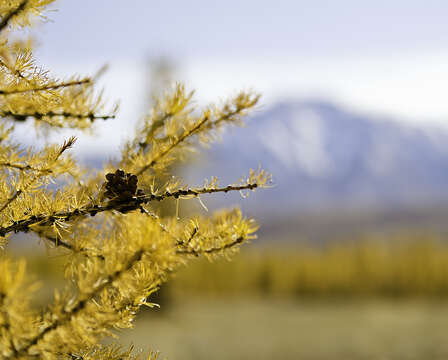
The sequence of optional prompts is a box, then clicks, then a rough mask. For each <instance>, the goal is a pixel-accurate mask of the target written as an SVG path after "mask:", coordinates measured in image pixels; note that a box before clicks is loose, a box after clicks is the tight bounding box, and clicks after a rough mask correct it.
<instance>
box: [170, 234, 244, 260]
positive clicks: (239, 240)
mask: <svg viewBox="0 0 448 360" xmlns="http://www.w3.org/2000/svg"><path fill="white" fill-rule="evenodd" d="M244 240H245V238H244V237H243V236H240V237H238V238H236V239H235V240H234V241H232V242H230V243H227V244H224V245H223V246H219V247H212V248H209V249H205V250H202V249H201V250H196V249H192V248H190V249H177V250H176V254H181V255H194V256H199V255H201V254H213V253H218V252H221V251H223V250H226V249H230V248H232V247H234V246H236V245H238V244H241V243H242V242H244Z"/></svg>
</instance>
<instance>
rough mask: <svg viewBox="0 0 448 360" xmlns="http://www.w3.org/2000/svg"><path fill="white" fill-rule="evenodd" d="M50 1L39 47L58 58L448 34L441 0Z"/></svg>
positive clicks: (299, 50)
mask: <svg viewBox="0 0 448 360" xmlns="http://www.w3.org/2000/svg"><path fill="white" fill-rule="evenodd" d="M56 6H57V7H58V8H59V11H58V13H56V14H52V15H51V18H52V19H53V20H54V22H55V23H54V24H53V25H51V26H47V29H46V40H47V43H46V44H47V46H45V47H44V52H45V53H49V54H50V53H53V52H57V50H56V49H63V52H62V53H59V55H60V56H61V57H64V58H71V57H73V56H76V57H78V56H79V55H80V53H82V54H83V57H87V58H93V59H96V58H102V57H107V58H111V57H116V56H119V57H124V56H132V57H136V56H141V55H142V54H144V53H146V52H151V51H154V52H159V51H165V52H169V53H171V54H173V55H175V56H180V57H183V56H187V57H192V58H198V57H202V56H207V57H215V56H216V57H224V58H233V57H235V56H236V57H247V56H249V57H252V56H272V55H273V54H278V55H281V56H283V55H287V56H291V55H294V56H308V55H319V56H337V55H342V54H347V53H349V54H350V53H354V54H356V53H358V52H367V53H372V54H374V53H377V52H385V51H391V52H394V53H396V52H401V51H407V52H414V51H437V50H445V49H446V47H447V46H446V45H447V40H448V22H447V21H446V18H447V14H448V2H446V1H431V0H427V1H424V0H420V1H415V0H414V1H412V0H393V1H390V0H389V1H385V0H375V1H373V0H369V1H366V0H364V1H363V0H337V1H336V0H312V1H300V0H288V1H286V0H276V1H273V0H257V1H254V0H240V1H238V0H226V1H210V0H191V1H184V0H177V1H166V0H165V1H164V0H146V1H142V0H140V1H137V0H128V1H123V0H122V1H118V0H94V1H92V0H76V1H75V0H65V1H59V2H57V3H56ZM55 29H57V31H54V30H55ZM80 39H82V41H80ZM117 52H118V54H117Z"/></svg>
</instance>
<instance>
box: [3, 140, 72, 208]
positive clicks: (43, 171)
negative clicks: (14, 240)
mask: <svg viewBox="0 0 448 360" xmlns="http://www.w3.org/2000/svg"><path fill="white" fill-rule="evenodd" d="M75 141H76V137H74V136H72V137H70V138H69V139H68V140H66V141H64V144H62V146H61V148H60V149H59V151H58V153H57V154H56V156H55V158H54V159H51V161H50V166H49V167H48V168H43V169H40V170H39V171H38V173H37V174H35V175H34V176H33V177H32V178H31V179H30V180H29V181H28V182H27V183H26V184H25V185H24V186H23V188H22V189H18V190H16V192H15V193H14V194H13V195H12V196H11V197H10V198H8V199H7V200H6V202H5V203H3V205H2V206H0V213H1V212H2V211H3V210H5V209H6V208H7V207H8V206H9V205H11V203H12V202H13V201H14V200H16V199H17V198H18V197H19V196H20V195H22V193H23V192H24V191H26V190H27V189H28V188H29V187H30V186H32V185H33V184H34V183H35V182H36V181H37V180H38V179H39V178H40V177H41V176H45V175H47V174H49V173H51V164H54V163H55V162H57V161H58V159H59V158H60V156H61V155H62V154H63V153H64V152H65V151H66V150H67V149H70V148H71V147H72V146H73V144H74V143H75Z"/></svg>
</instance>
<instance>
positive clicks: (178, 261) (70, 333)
mask: <svg viewBox="0 0 448 360" xmlns="http://www.w3.org/2000/svg"><path fill="white" fill-rule="evenodd" d="M52 1H53V0H25V1H14V0H1V1H0V16H1V20H0V115H1V119H2V121H1V123H0V177H1V181H0V239H1V246H2V248H3V250H2V254H1V257H0V358H1V359H28V358H29V359H31V358H33V359H37V358H39V359H40V358H42V359H64V358H67V359H128V358H133V355H132V354H131V351H130V350H126V349H124V350H121V349H120V347H119V346H118V345H115V344H112V345H108V346H105V345H102V342H100V341H101V339H103V338H104V337H107V336H110V335H111V330H113V329H114V328H129V327H131V326H132V322H133V319H134V317H135V316H136V314H137V312H138V310H139V308H140V307H141V306H144V305H148V306H152V305H153V304H151V303H150V302H149V301H148V296H149V295H150V294H151V293H152V292H154V291H156V290H157V289H158V287H159V286H160V285H161V284H162V283H163V282H164V281H165V280H167V278H168V276H169V274H170V273H172V272H173V271H175V270H176V269H177V268H179V267H180V266H181V265H184V264H186V263H187V261H188V260H189V259H191V258H194V257H198V256H206V257H208V258H214V257H216V256H219V255H229V254H231V253H234V252H235V251H237V250H238V248H239V246H240V245H241V244H242V243H244V242H245V241H246V240H248V239H251V238H253V237H254V232H255V230H256V225H255V224H254V222H253V220H250V219H246V218H244V217H243V216H242V215H241V213H240V211H239V210H238V209H234V210H224V211H221V212H217V213H215V214H213V215H212V216H210V217H207V218H205V217H190V218H188V217H187V218H184V219H177V218H166V217H165V218H161V217H160V216H159V215H158V214H157V204H158V203H159V202H161V201H164V200H165V199H170V198H173V199H190V198H199V197H200V196H201V195H203V194H212V193H219V192H224V193H225V192H229V191H249V190H255V189H256V188H259V187H264V186H266V185H267V184H268V182H269V175H268V174H266V173H265V172H264V171H262V170H258V171H250V173H249V175H248V176H247V177H246V178H243V179H241V180H239V181H238V182H236V183H235V184H231V185H228V186H222V187H221V186H220V185H219V184H218V181H217V179H215V178H211V180H209V181H207V182H206V183H205V184H204V185H203V186H199V187H190V186H187V185H184V184H182V183H181V182H179V181H174V180H172V181H169V182H166V183H161V182H160V181H159V179H160V178H163V176H166V174H167V173H168V170H169V167H170V165H172V164H173V163H174V162H176V161H179V160H181V159H182V158H183V157H184V155H185V154H186V152H188V151H190V150H193V149H194V148H195V147H196V146H197V145H198V144H200V143H202V144H207V143H209V142H210V141H212V140H213V139H214V138H215V137H216V136H217V133H218V131H219V130H220V129H221V128H222V127H224V126H227V125H229V124H235V125H236V124H240V123H241V119H242V117H244V116H245V115H246V114H247V113H248V112H249V111H250V110H251V109H253V108H254V107H255V106H256V104H257V101H258V99H259V96H258V95H257V94H253V93H246V92H241V93H239V94H237V95H236V96H235V97H234V98H232V99H230V100H229V101H227V102H225V103H224V104H222V105H221V106H209V107H207V108H205V109H202V110H200V109H196V108H195V107H194V106H193V104H192V95H193V94H192V93H191V92H187V91H186V90H185V89H184V87H183V86H181V85H178V86H177V87H176V88H175V89H174V91H173V92H172V93H171V94H166V95H165V96H163V97H161V98H160V99H159V100H158V101H157V102H156V104H155V106H154V107H153V109H152V110H151V111H150V112H149V113H148V115H147V116H146V117H145V118H144V121H143V123H142V124H141V125H140V127H139V128H138V129H137V131H136V135H135V137H134V138H133V139H130V141H128V142H127V144H126V146H125V147H124V149H123V151H122V153H121V158H120V160H119V161H117V162H115V163H109V164H107V165H106V166H105V167H104V169H102V170H99V171H96V172H94V173H93V172H92V171H87V170H86V169H83V168H82V167H81V166H80V165H78V164H77V163H76V162H75V161H74V159H73V158H72V157H71V156H70V148H72V147H73V146H75V145H76V144H75V142H76V139H75V138H74V137H71V138H69V139H67V140H66V141H65V142H64V143H63V144H59V145H48V146H45V147H44V148H43V149H41V150H38V151H36V150H34V149H32V148H31V147H29V148H28V147H25V146H24V145H23V144H19V143H17V142H16V141H15V139H14V128H15V127H16V126H20V123H23V122H25V121H33V122H34V124H35V126H36V127H39V126H44V127H45V128H47V129H50V130H52V129H57V128H74V129H86V130H88V129H89V128H90V127H91V126H92V124H93V123H94V122H95V121H96V120H98V119H104V120H107V119H109V118H113V117H115V115H116V111H117V109H116V108H113V109H105V107H104V103H103V101H102V99H101V96H99V95H97V94H96V92H95V90H94V80H95V79H94V78H89V77H76V76H74V77H69V78H67V79H65V80H61V79H57V78H54V77H52V76H51V74H50V73H49V72H48V71H46V70H45V69H43V68H42V67H41V66H38V65H37V64H36V62H35V60H34V58H33V54H32V49H31V44H30V42H28V41H25V40H23V39H20V38H19V37H18V36H17V33H20V30H21V29H22V28H24V27H27V26H30V25H31V24H32V22H34V21H36V20H37V19H38V18H39V17H43V15H42V12H43V11H44V10H45V8H46V7H47V6H48V5H49V4H50V3H51V2H52ZM55 180H56V184H57V186H54V185H52V186H49V184H52V183H54V182H55ZM13 233H32V234H35V235H36V236H38V237H39V238H40V239H42V240H43V241H44V242H45V243H46V244H47V245H48V246H51V247H52V248H54V249H55V251H60V252H61V253H63V254H65V255H66V256H64V259H65V277H66V287H65V288H64V290H62V291H59V292H55V296H54V299H53V300H52V302H51V303H49V304H48V305H47V306H46V307H45V308H44V309H33V308H32V306H31V305H30V299H31V298H32V297H33V294H34V291H35V284H33V283H32V282H31V281H30V280H29V279H30V276H29V274H27V273H26V269H25V263H24V261H23V260H22V261H16V260H14V259H12V258H11V256H8V252H7V249H8V239H9V236H10V235H11V234H13ZM150 356H151V355H150Z"/></svg>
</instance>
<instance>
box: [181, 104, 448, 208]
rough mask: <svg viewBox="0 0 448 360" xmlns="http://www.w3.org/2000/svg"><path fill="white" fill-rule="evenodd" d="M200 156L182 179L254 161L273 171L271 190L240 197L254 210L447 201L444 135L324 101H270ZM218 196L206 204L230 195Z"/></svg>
mask: <svg viewBox="0 0 448 360" xmlns="http://www.w3.org/2000/svg"><path fill="white" fill-rule="evenodd" d="M447 121H448V119H447ZM204 154H205V156H204V161H203V162H198V163H197V166H196V167H195V168H194V169H193V170H192V171H187V172H186V173H185V177H186V178H187V179H188V182H189V183H198V182H200V181H202V180H203V179H204V178H206V177H209V176H210V175H217V176H218V177H219V178H220V179H222V182H223V183H227V182H229V181H232V180H234V179H235V176H237V175H243V174H245V173H247V169H248V168H250V167H252V168H256V167H257V166H258V165H259V164H261V165H262V167H263V168H265V169H267V170H269V171H270V172H271V173H272V174H273V176H274V183H275V187H274V188H272V189H269V190H266V191H260V192H258V193H257V194H255V195H254V196H251V197H250V199H248V200H245V201H244V202H242V204H243V206H244V207H245V208H247V209H248V210H249V211H250V212H251V213H252V212H255V213H257V214H260V215H268V214H271V213H273V214H280V215H284V214H285V213H290V214H291V213H294V212H298V211H300V212H308V211H312V212H315V211H316V210H319V209H340V208H344V209H347V208H349V209H356V208H372V207H373V208H375V209H381V208H386V209H389V210H390V209H397V210H398V209H401V208H407V207H409V206H411V207H412V206H421V205H425V206H428V205H431V204H437V205H440V204H443V203H444V202H445V201H446V202H447V204H448V132H446V131H441V130H438V129H423V128H415V127H411V126H407V125H404V124H402V123H398V122H394V121H392V120H389V119H383V118H379V119H378V118H373V117H371V116H367V115H362V114H357V113H353V112H350V111H346V110H344V109H341V108H339V107H337V106H334V105H332V104H329V103H325V102H319V101H314V102H289V103H280V104H278V105H276V106H273V107H272V108H270V109H268V110H266V111H263V112H260V113H258V114H257V115H256V116H254V117H253V118H252V119H250V120H249V121H248V125H247V127H246V128H243V129H233V130H232V131H230V132H228V133H226V134H225V135H224V136H223V141H222V143H220V144H214V145H213V146H212V147H211V149H209V150H206V151H205V152H204ZM223 198H224V197H215V199H210V200H207V201H213V203H214V204H216V206H219V205H223V204H227V203H229V204H230V203H231V202H232V201H234V200H235V197H233V198H232V199H231V201H227V200H223ZM215 201H217V203H215Z"/></svg>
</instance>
